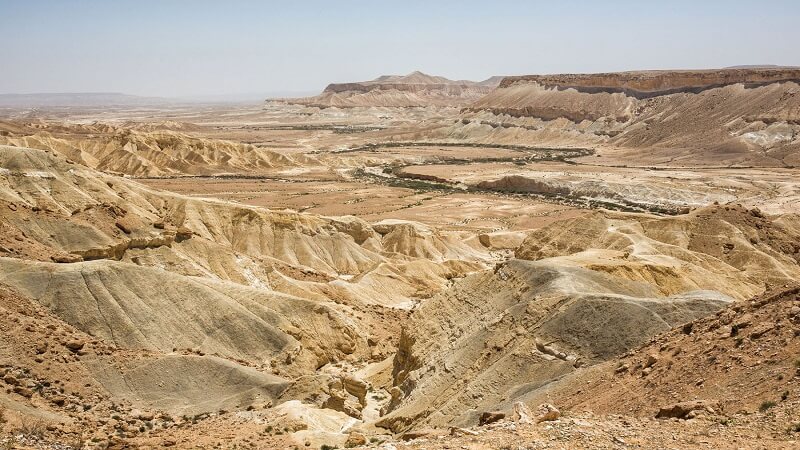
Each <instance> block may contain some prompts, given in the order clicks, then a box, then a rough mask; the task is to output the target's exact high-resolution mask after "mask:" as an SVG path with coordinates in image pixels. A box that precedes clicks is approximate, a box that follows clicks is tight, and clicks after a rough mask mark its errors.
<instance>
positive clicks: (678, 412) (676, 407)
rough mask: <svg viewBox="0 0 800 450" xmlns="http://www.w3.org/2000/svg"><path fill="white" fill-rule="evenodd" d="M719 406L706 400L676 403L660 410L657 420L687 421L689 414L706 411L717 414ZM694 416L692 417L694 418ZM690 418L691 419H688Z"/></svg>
mask: <svg viewBox="0 0 800 450" xmlns="http://www.w3.org/2000/svg"><path fill="white" fill-rule="evenodd" d="M716 408H718V404H717V403H715V402H709V401H706V400H692V401H688V402H680V403H675V404H673V405H669V406H664V407H662V408H660V409H659V410H658V414H656V419H672V418H676V419H686V418H687V416H689V413H691V412H693V411H705V412H708V413H710V414H715V409H716ZM694 415H695V414H693V415H692V416H694ZM688 418H690V417H688Z"/></svg>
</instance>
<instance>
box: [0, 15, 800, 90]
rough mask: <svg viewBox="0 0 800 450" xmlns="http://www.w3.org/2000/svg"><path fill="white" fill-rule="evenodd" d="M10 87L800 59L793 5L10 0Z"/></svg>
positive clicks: (3, 34) (262, 85) (464, 74)
mask: <svg viewBox="0 0 800 450" xmlns="http://www.w3.org/2000/svg"><path fill="white" fill-rule="evenodd" d="M0 38H2V43H0V93H37V92H122V93H126V94H134V95H144V96H161V97H191V96H211V95H222V96H225V95H233V94H246V93H268V94H271V93H275V94H283V93H310V92H314V91H319V90H321V89H322V88H324V87H325V86H326V85H327V84H328V83H331V82H346V81H361V80H367V79H372V78H375V77H377V76H379V75H383V74H406V73H410V72H412V71H414V70H421V71H423V72H426V73H430V74H434V75H443V76H446V77H448V78H452V79H472V80H482V79H486V78H488V77H490V76H493V75H520V74H538V73H566V72H569V73H575V72H579V73H585V72H607V71H620V70H638V69H702V68H716V67H725V66H731V65H743V64H780V65H800V49H798V43H800V8H798V3H797V0H791V1H778V0H776V1H769V0H762V1H758V2H755V1H736V0H729V1H714V0H706V1H703V0H694V1H683V0H672V1H647V0H639V1H600V0H595V1H589V0H587V1H577V0H566V1H556V0H549V1H534V0H530V1H513V0H507V1H503V0H483V1H472V0H459V1H446V0H427V1H416V0H402V1H391V2H384V1H379V0H371V1H357V0H353V1H348V0H337V1H333V0H331V1H300V0H291V1H287V0H282V1H266V0H265V1H245V0H227V1H205V0H160V1H150V0H136V1H128V0H105V1H80V0H47V1H46V0H41V1H39V0H19V1H10V0H0Z"/></svg>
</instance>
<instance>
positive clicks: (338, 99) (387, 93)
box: [288, 72, 501, 108]
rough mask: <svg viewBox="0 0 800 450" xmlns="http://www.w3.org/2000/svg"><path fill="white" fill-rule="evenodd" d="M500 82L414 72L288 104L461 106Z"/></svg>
mask: <svg viewBox="0 0 800 450" xmlns="http://www.w3.org/2000/svg"><path fill="white" fill-rule="evenodd" d="M500 80H501V78H500V77H492V78H489V79H487V80H485V81H482V82H475V81H466V80H459V81H453V80H449V79H447V78H444V77H440V76H433V75H427V74H424V73H422V72H412V73H410V74H408V75H384V76H380V77H378V78H376V79H374V80H372V81H364V82H354V83H334V84H330V85H328V87H326V88H325V90H324V91H322V93H321V94H320V95H317V96H315V97H308V98H300V99H290V100H288V101H289V102H290V103H295V104H301V105H308V106H317V107H321V108H326V107H338V108H348V107H370V106H377V107H423V106H461V105H466V104H469V103H472V102H473V101H475V100H477V99H479V98H480V97H482V96H484V95H486V94H488V93H489V92H490V91H491V90H492V89H494V88H495V87H497V85H498V84H499V83H500Z"/></svg>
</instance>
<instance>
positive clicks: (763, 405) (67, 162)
mask: <svg viewBox="0 0 800 450" xmlns="http://www.w3.org/2000/svg"><path fill="white" fill-rule="evenodd" d="M798 83H800V70H799V69H793V68H733V69H719V70H703V71H642V72H624V73H603V74H592V75H547V76H516V77H493V78H490V79H488V80H485V81H475V82H472V81H453V80H449V79H446V78H443V77H437V76H431V75H426V74H424V73H421V72H414V73H411V74H408V75H403V76H399V75H394V76H384V77H380V78H378V79H376V80H373V81H369V82H352V83H343V84H332V85H330V86H329V87H328V88H326V89H325V90H324V91H323V92H322V93H320V94H318V95H316V96H311V97H302V98H288V97H287V98H273V99H268V100H266V101H265V102H263V103H256V104H234V103H229V104H213V103H209V104H196V103H185V104H181V103H175V104H165V103H159V102H157V101H145V100H143V101H141V102H131V101H130V99H124V98H102V99H91V98H86V99H84V100H86V101H85V102H84V103H83V104H81V105H78V106H75V105H74V101H75V99H70V102H73V103H72V106H69V107H65V106H57V105H56V106H52V105H51V106H48V105H43V106H33V107H32V106H24V105H22V106H21V105H20V104H13V102H10V103H8V104H7V105H5V106H3V107H0V283H1V284H2V287H1V288H0V299H2V301H0V312H1V314H0V335H2V339H0V388H2V389H0V447H2V446H5V447H3V448H52V449H66V448H76V449H77V448H164V447H171V448H264V449H269V448H288V449H292V448H295V449H303V448H313V449H319V448H323V449H331V448H383V449H387V450H388V449H411V448H414V449H448V448H449V449H499V448H503V449H515V450H516V449H522V448H525V449H533V448H564V449H567V448H570V449H571V448H797V446H798V445H800V444H798V437H800V415H799V413H800V337H798V336H800V284H798V280H800V215H799V213H800V85H799V84H798ZM95 100H96V102H95ZM24 101H25V102H28V103H29V104H30V101H31V100H30V99H27V100H24ZM43 101H45V103H51V104H52V103H58V100H55V101H54V100H53V99H43ZM17 103H19V101H18V102H17Z"/></svg>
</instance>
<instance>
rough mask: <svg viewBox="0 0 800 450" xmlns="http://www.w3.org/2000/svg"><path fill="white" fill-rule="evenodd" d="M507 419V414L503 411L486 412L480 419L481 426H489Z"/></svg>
mask: <svg viewBox="0 0 800 450" xmlns="http://www.w3.org/2000/svg"><path fill="white" fill-rule="evenodd" d="M505 418H506V413H504V412H502V411H485V412H484V413H482V414H481V416H480V418H479V419H478V423H479V424H480V425H488V424H490V423H494V422H497V421H498V420H503V419H505Z"/></svg>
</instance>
